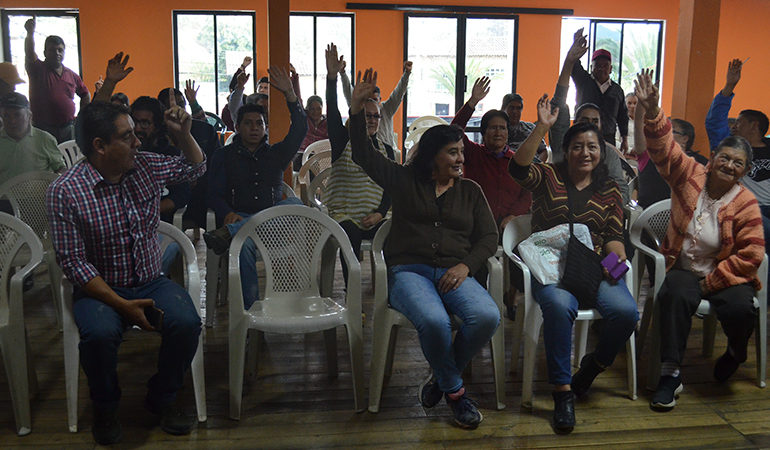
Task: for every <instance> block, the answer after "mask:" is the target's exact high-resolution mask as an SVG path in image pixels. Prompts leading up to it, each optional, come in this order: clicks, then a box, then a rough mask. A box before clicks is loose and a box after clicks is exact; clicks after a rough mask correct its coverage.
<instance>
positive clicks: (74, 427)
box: [60, 222, 206, 433]
mask: <svg viewBox="0 0 770 450" xmlns="http://www.w3.org/2000/svg"><path fill="white" fill-rule="evenodd" d="M158 234H159V235H160V237H161V254H163V251H165V249H166V247H167V246H168V245H169V244H170V243H171V242H176V243H177V244H178V245H179V248H180V249H181V252H182V261H183V264H184V267H185V270H184V283H185V286H184V287H185V289H186V290H187V292H188V293H189V294H190V297H191V298H192V301H193V305H194V306H195V309H197V310H198V315H200V313H201V281H200V274H199V272H198V257H197V255H196V253H195V247H193V245H192V242H191V241H190V239H189V238H188V237H187V235H185V234H184V233H183V232H182V231H181V230H179V229H178V228H175V227H174V226H173V225H171V224H169V223H166V222H160V225H159V226H158ZM60 286H61V289H62V294H61V296H62V299H63V300H62V311H63V312H64V314H63V319H64V380H65V385H66V388H67V425H68V427H69V430H70V432H72V433H77V431H78V376H79V375H80V368H79V364H80V350H79V349H78V343H79V342H80V332H79V331H78V327H77V324H76V323H75V316H74V314H73V310H72V307H73V300H72V294H73V292H72V284H70V282H69V281H68V280H67V279H66V278H64V277H62V282H61V283H60ZM190 372H191V373H192V378H193V390H194V391H195V407H196V410H197V412H198V421H199V422H205V421H206V380H205V377H204V371H203V330H201V334H200V336H199V337H198V350H197V351H196V352H195V356H194V357H193V360H192V363H191V370H190Z"/></svg>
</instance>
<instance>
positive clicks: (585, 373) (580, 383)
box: [571, 353, 604, 397]
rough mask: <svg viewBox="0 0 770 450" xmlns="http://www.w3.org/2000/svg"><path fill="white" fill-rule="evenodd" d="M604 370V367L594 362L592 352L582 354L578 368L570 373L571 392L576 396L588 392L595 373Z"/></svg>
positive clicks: (597, 373)
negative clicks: (573, 373)
mask: <svg viewBox="0 0 770 450" xmlns="http://www.w3.org/2000/svg"><path fill="white" fill-rule="evenodd" d="M602 372H604V368H603V367H602V366H600V365H599V363H597V362H596V358H594V354H593V353H589V354H587V355H585V356H583V359H581V360H580V369H578V371H577V372H575V375H572V383H571V387H572V393H573V394H575V396H576V397H582V396H584V395H586V394H587V393H588V390H589V389H590V388H591V384H593V382H594V379H595V378H596V376H597V375H599V374H600V373H602Z"/></svg>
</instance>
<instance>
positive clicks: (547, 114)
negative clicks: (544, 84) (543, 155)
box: [513, 94, 559, 166]
mask: <svg viewBox="0 0 770 450" xmlns="http://www.w3.org/2000/svg"><path fill="white" fill-rule="evenodd" d="M558 116H559V108H558V107H553V106H551V104H550V103H549V102H548V94H543V96H542V97H540V99H539V100H538V101H537V122H536V123H535V129H534V130H532V133H530V134H529V136H527V139H525V140H524V142H522V143H521V145H520V146H519V149H518V150H517V151H516V153H515V154H514V155H513V161H515V162H516V164H518V165H519V166H528V165H530V164H532V160H533V159H534V158H535V154H536V153H537V148H538V146H539V145H540V141H542V140H543V137H545V135H546V133H548V130H550V129H551V127H552V126H553V124H554V123H556V118H557V117H558Z"/></svg>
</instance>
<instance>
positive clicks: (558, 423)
mask: <svg viewBox="0 0 770 450" xmlns="http://www.w3.org/2000/svg"><path fill="white" fill-rule="evenodd" d="M573 428H575V396H574V394H573V393H572V391H554V392H553V429H554V431H556V433H557V434H568V433H571V432H572V429H573Z"/></svg>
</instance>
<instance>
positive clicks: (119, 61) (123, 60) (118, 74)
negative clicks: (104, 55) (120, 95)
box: [106, 52, 134, 84]
mask: <svg viewBox="0 0 770 450" xmlns="http://www.w3.org/2000/svg"><path fill="white" fill-rule="evenodd" d="M128 58H129V55H128V54H126V56H125V57H124V56H123V52H120V53H118V54H117V55H115V56H114V57H113V58H112V59H110V60H109V61H107V76H106V80H109V81H110V82H112V83H113V84H118V82H120V81H121V80H123V79H124V78H126V76H128V74H129V73H131V72H133V70H134V68H133V67H126V65H127V64H128Z"/></svg>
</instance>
